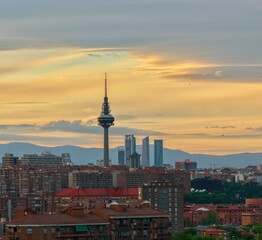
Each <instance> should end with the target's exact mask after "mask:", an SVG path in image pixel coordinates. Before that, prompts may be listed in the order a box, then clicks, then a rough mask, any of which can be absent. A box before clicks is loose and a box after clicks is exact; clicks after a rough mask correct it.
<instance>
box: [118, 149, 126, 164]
mask: <svg viewBox="0 0 262 240" xmlns="http://www.w3.org/2000/svg"><path fill="white" fill-rule="evenodd" d="M118 165H125V150H124V149H118Z"/></svg>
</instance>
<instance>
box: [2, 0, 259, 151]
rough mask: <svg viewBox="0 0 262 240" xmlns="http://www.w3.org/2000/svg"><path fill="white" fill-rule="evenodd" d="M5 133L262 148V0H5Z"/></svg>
mask: <svg viewBox="0 0 262 240" xmlns="http://www.w3.org/2000/svg"><path fill="white" fill-rule="evenodd" d="M0 19H1V21H0V29H1V33H0V38H1V44H0V59H1V64H0V89H1V94H0V102H1V109H0V129H1V132H0V143H7V142H19V141H21V142H29V143H34V144H39V145H44V146H57V145H65V144H70V145H76V146H83V147H101V148H102V146H103V137H102V134H103V129H102V128H101V127H99V126H98V125H97V117H98V116H99V114H100V111H101V104H102V101H103V97H104V72H107V75H108V77H107V78H108V96H109V101H110V105H111V110H112V114H113V115H114V117H115V126H113V127H111V128H110V130H109V132H110V147H116V146H119V145H123V144H124V138H123V136H124V134H135V135H136V137H137V143H138V144H141V139H142V138H144V137H145V136H150V138H151V139H163V140H164V146H165V147H167V148H172V149H181V150H184V151H187V152H191V153H212V154H228V153H236V152H246V151H248V152H262V147H261V146H262V121H261V120H262V111H261V109H262V97H261V96H262V84H261V81H262V47H261V42H262V29H261V23H262V3H261V1H259V0H251V1H244V0H238V1H236V0H232V1H225V0H220V1H207V0H186V1H185V0H183V1H182V0H163V1H155V0H152V1H147V0H143V1H141V0H140V1H136V0H133V1H119V0H116V1H87V0H58V1H51V0H45V1H41V2H40V1H35V0H24V1H19V0H9V1H1V2H0Z"/></svg>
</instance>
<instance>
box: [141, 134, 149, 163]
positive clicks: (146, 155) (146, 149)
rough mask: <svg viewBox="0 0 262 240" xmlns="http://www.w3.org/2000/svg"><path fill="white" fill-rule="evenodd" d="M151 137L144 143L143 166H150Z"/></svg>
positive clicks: (146, 138) (144, 140) (145, 139)
mask: <svg viewBox="0 0 262 240" xmlns="http://www.w3.org/2000/svg"><path fill="white" fill-rule="evenodd" d="M149 152H150V150H149V137H145V138H144V139H143V141H142V166H150V153H149Z"/></svg>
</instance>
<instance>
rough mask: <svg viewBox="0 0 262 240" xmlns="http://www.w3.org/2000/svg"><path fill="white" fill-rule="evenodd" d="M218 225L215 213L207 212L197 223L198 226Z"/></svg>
mask: <svg viewBox="0 0 262 240" xmlns="http://www.w3.org/2000/svg"><path fill="white" fill-rule="evenodd" d="M218 223H219V219H218V216H217V214H216V213H215V212H209V213H208V214H207V216H202V217H201V219H200V221H199V224H200V225H213V224H218Z"/></svg>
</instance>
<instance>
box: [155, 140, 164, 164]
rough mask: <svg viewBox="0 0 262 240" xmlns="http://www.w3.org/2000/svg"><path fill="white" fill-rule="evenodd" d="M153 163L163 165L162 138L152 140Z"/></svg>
mask: <svg viewBox="0 0 262 240" xmlns="http://www.w3.org/2000/svg"><path fill="white" fill-rule="evenodd" d="M154 153H155V154H154V164H155V166H162V165H163V140H162V139H161V140H155V141H154Z"/></svg>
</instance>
